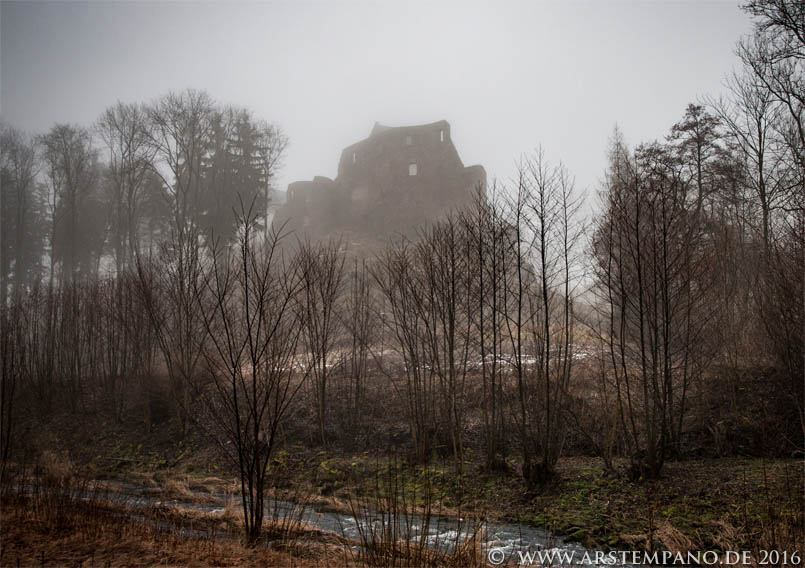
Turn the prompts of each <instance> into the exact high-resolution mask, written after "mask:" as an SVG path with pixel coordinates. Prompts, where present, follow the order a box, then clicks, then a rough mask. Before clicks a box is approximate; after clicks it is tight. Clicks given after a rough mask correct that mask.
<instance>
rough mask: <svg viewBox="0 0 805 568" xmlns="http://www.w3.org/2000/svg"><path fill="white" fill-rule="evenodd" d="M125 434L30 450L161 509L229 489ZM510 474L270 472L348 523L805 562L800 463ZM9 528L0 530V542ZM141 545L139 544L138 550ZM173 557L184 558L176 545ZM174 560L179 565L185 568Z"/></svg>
mask: <svg viewBox="0 0 805 568" xmlns="http://www.w3.org/2000/svg"><path fill="white" fill-rule="evenodd" d="M82 431H83V432H86V433H87V435H86V436H84V437H82V434H81V433H80V432H82ZM132 431H135V429H132V428H130V427H128V426H126V425H115V424H104V425H102V426H101V425H97V424H93V425H90V427H89V428H86V429H80V428H79V429H76V428H68V427H64V425H55V426H54V427H53V428H52V429H50V432H68V433H69V435H68V434H65V435H64V436H63V437H61V438H59V437H58V436H57V435H55V434H52V433H43V434H41V436H45V437H47V436H50V438H47V439H40V440H37V444H38V446H39V447H56V448H62V449H61V450H59V451H58V452H56V453H53V452H51V457H52V459H51V461H53V462H54V464H53V466H52V468H53V469H55V470H59V469H62V470H64V471H62V472H61V473H62V474H65V473H76V474H79V475H81V476H84V477H89V478H96V479H98V478H101V479H119V480H127V481H130V482H132V483H136V484H139V485H142V486H146V487H152V488H153V491H154V492H155V493H159V494H161V495H163V496H165V497H166V498H187V497H188V493H189V490H194V491H207V492H208V493H211V492H222V491H226V490H230V491H231V490H232V489H233V481H234V476H233V472H232V471H230V470H228V469H227V467H226V466H225V464H223V463H222V462H221V461H220V458H218V456H217V453H216V452H215V451H214V449H213V448H210V447H209V446H207V445H206V444H205V442H204V440H203V438H202V437H201V436H200V435H199V434H196V433H193V432H191V433H190V434H189V435H187V436H184V437H182V436H181V435H180V434H181V433H180V431H178V430H177V426H176V424H173V423H167V424H162V425H160V426H159V427H158V428H155V429H154V431H153V432H152V433H142V432H139V433H138V434H137V435H132ZM93 432H94V434H92V433H93ZM51 438H52V439H51ZM122 440H125V441H122ZM40 457H41V455H40ZM510 465H511V467H510V471H509V472H487V471H484V470H483V469H482V468H481V467H480V466H479V464H478V463H476V462H474V461H472V460H470V461H468V462H467V463H465V464H464V466H463V468H462V469H463V472H462V473H461V474H459V473H457V472H456V468H455V466H454V464H452V463H451V462H449V461H436V462H435V463H432V464H431V465H430V466H429V467H428V468H423V467H415V468H412V467H409V466H407V465H405V464H404V463H402V462H401V461H399V459H397V458H395V457H394V456H391V457H389V456H388V455H375V454H370V453H364V454H349V455H345V454H343V453H337V452H324V451H316V450H311V449H309V448H306V447H301V446H288V447H286V448H285V449H280V450H278V451H277V452H276V453H275V455H274V458H273V460H272V462H271V466H270V467H271V473H272V476H271V479H272V481H273V483H274V484H275V486H276V488H277V490H288V491H291V492H295V493H297V494H299V495H304V498H305V500H306V501H311V500H312V501H314V502H318V505H319V506H320V507H323V508H330V509H339V510H342V511H347V512H349V510H350V507H351V505H350V503H352V504H354V503H355V502H356V500H361V501H363V502H365V503H369V504H373V505H375V506H379V507H382V506H383V503H384V500H383V499H382V496H383V495H388V493H389V492H390V491H391V488H392V487H393V490H394V492H397V493H398V494H400V495H402V498H403V499H405V500H406V502H407V503H409V504H413V505H414V506H416V505H423V504H424V503H426V502H427V503H428V504H429V506H430V507H431V508H432V509H433V511H434V512H436V513H438V514H446V515H457V516H469V515H477V516H479V517H483V518H489V519H497V520H507V521H511V522H515V523H524V524H532V525H537V526H540V527H544V528H547V529H549V530H552V531H554V532H555V533H556V534H559V535H563V536H567V537H570V538H571V539H573V540H576V541H579V542H581V543H582V544H584V545H586V546H589V547H601V548H605V549H610V548H613V549H618V550H624V549H633V548H644V549H652V548H654V547H657V546H663V547H665V548H668V549H673V550H679V551H685V550H721V551H724V550H753V549H777V550H785V549H787V550H799V551H800V552H802V551H803V550H805V543H804V542H803V540H805V537H803V535H805V522H804V521H803V516H804V515H805V513H804V512H805V460H802V459H797V460H795V459H790V460H761V459H749V458H722V459H710V460H696V461H693V460H692V461H679V462H669V463H668V464H667V465H666V467H665V469H664V471H663V475H662V478H661V479H659V480H655V481H640V482H634V481H630V480H629V479H628V478H627V477H626V476H623V475H617V474H616V475H613V474H611V473H609V472H607V471H605V470H604V468H603V465H602V463H601V461H600V460H598V459H596V458H579V457H567V458H563V459H561V460H560V462H559V466H558V476H557V478H556V480H555V481H554V482H552V483H551V484H550V485H547V486H545V487H543V488H541V489H539V490H536V491H534V490H529V489H528V488H527V487H526V486H525V485H524V484H523V482H522V480H521V478H520V477H519V475H517V474H516V469H517V465H516V464H514V463H512V464H510ZM617 465H619V466H620V467H621V468H625V465H626V464H625V463H623V464H617ZM4 516H5V514H4ZM13 526H15V524H14V523H6V522H4V523H3V533H4V534H3V537H4V541H5V540H6V531H7V528H8V527H13ZM18 536H19V535H18ZM141 540H142V539H134V541H135V543H134V544H137V543H138V542H139V544H138V546H142V542H140V541H141ZM120 542H121V543H124V542H125V539H122V540H120ZM121 545H122V544H121ZM97 546H98V547H99V546H100V543H98V545H97ZM98 547H96V550H101V548H98ZM171 547H172V549H175V550H177V551H181V550H182V546H180V545H178V544H177V545H175V546H174V545H171ZM33 548H34V549H35V548H36V547H33ZM90 548H92V547H90ZM190 548H191V549H193V548H194V547H193V546H190ZM104 550H105V549H104ZM221 553H223V552H221ZM143 554H144V553H143ZM176 554H180V552H176ZM233 554H235V553H234V552H233ZM176 558H177V560H176V561H175V563H176V564H184V563H185V562H184V560H183V559H182V558H179V557H178V556H177V557H176ZM160 561H161V560H160ZM165 561H166V562H169V561H171V559H170V558H167V559H165ZM233 562H235V559H234V557H233ZM246 563H247V564H248V562H246ZM3 564H4V563H3ZM112 564H114V562H113V563H112ZM4 565H5V564H4ZM98 565H103V564H102V563H101V564H98ZM224 565H237V564H227V563H226V562H224Z"/></svg>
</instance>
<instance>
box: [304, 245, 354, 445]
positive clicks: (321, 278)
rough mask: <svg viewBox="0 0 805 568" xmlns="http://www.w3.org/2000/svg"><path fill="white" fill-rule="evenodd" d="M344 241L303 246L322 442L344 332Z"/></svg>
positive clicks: (309, 351)
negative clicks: (336, 344) (340, 317)
mask: <svg viewBox="0 0 805 568" xmlns="http://www.w3.org/2000/svg"><path fill="white" fill-rule="evenodd" d="M340 248H341V247H340V243H338V242H332V241H330V242H327V243H324V244H318V245H314V244H312V243H311V242H310V241H309V240H308V241H306V242H304V243H300V245H299V253H298V258H299V264H300V267H299V269H300V272H301V277H302V294H301V295H300V297H299V301H300V302H301V305H300V310H301V311H302V312H303V313H304V314H305V318H304V322H305V326H304V333H303V341H302V345H303V347H304V350H305V354H306V356H307V358H308V360H309V365H308V366H309V367H310V370H311V378H312V382H313V400H314V403H315V406H316V423H317V425H318V431H319V441H320V443H321V444H322V445H327V402H328V390H327V388H328V380H329V367H330V366H332V365H333V361H332V349H333V344H334V342H335V338H336V336H337V335H338V333H339V331H340V322H339V320H338V317H337V312H338V305H337V301H338V300H339V298H340V295H341V287H342V286H341V285H342V281H343V276H344V255H343V254H342V252H341V250H340Z"/></svg>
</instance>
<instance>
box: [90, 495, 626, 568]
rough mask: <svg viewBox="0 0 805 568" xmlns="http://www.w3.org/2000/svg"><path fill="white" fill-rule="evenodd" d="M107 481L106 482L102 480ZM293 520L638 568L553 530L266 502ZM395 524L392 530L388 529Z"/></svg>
mask: <svg viewBox="0 0 805 568" xmlns="http://www.w3.org/2000/svg"><path fill="white" fill-rule="evenodd" d="M101 483H105V482H101ZM113 486H114V487H116V488H117V489H111V490H109V491H106V492H104V493H103V496H104V498H105V499H106V500H108V501H111V502H115V503H120V504H125V505H127V506H129V507H132V508H134V509H137V508H145V507H149V506H154V505H168V506H175V507H180V508H184V509H188V510H195V511H199V512H208V513H213V514H216V513H223V512H224V510H225V507H224V505H223V504H225V503H228V502H229V501H231V500H234V504H235V506H236V510H237V511H238V514H240V510H241V509H240V497H239V496H238V495H232V494H224V493H206V492H201V491H191V492H192V493H193V494H194V495H196V496H199V497H202V498H205V499H207V500H209V497H214V498H215V499H216V500H218V501H219V502H218V503H203V502H202V503H199V502H197V501H194V500H182V499H166V498H163V497H160V496H158V495H154V494H153V490H152V489H149V488H146V487H142V486H138V485H134V484H129V483H118V482H116V483H114V484H113ZM288 517H291V518H293V519H294V520H298V521H301V522H304V523H306V524H308V525H310V526H312V527H314V528H317V529H319V530H322V531H327V532H332V533H334V534H337V535H340V536H343V537H345V538H347V539H350V540H354V541H356V542H360V541H361V540H362V538H361V537H362V535H363V538H364V539H368V540H371V537H369V536H367V535H370V534H371V533H372V532H373V531H374V532H382V531H384V530H386V529H388V530H390V531H392V532H393V533H394V534H396V535H397V536H398V537H399V538H401V539H403V540H416V541H417V542H419V541H420V539H421V542H423V543H424V544H425V545H426V546H428V547H430V548H432V549H434V550H439V551H442V552H451V551H452V550H453V549H454V547H455V546H456V544H457V543H459V544H460V543H462V542H464V541H466V540H467V539H468V538H471V537H472V536H473V535H475V534H478V535H481V537H482V547H483V550H484V552H485V554H486V555H487V560H488V562H489V564H490V565H493V566H494V565H507V566H520V565H523V566H527V565H532V566H549V565H550V566H569V565H576V566H602V567H603V566H632V564H628V563H622V562H620V559H619V558H618V559H615V558H611V557H605V556H604V554H603V553H602V552H601V551H596V550H590V549H586V548H584V547H583V546H581V545H580V544H578V543H575V542H569V541H566V540H564V539H562V538H560V537H556V536H553V535H552V534H551V533H550V532H549V531H547V530H545V529H541V528H538V527H535V526H531V525H522V524H514V523H507V522H495V521H487V522H484V523H482V524H480V525H479V524H477V523H476V522H475V521H473V520H468V519H458V518H454V517H448V516H438V515H431V516H430V518H429V522H428V523H427V526H424V527H423V525H424V524H425V523H426V522H427V521H426V519H424V518H423V517H422V516H421V515H417V514H406V513H400V514H398V516H397V517H396V518H391V517H390V515H388V514H383V513H378V512H375V511H370V510H367V509H364V508H361V509H360V510H359V511H357V512H356V515H352V514H348V513H342V512H334V511H329V510H324V509H322V508H320V507H319V506H317V505H315V504H301V503H295V502H292V501H282V500H275V499H270V498H268V497H267V498H266V513H265V517H264V518H265V519H266V520H270V519H282V518H288ZM389 524H391V525H392V526H388V525H389Z"/></svg>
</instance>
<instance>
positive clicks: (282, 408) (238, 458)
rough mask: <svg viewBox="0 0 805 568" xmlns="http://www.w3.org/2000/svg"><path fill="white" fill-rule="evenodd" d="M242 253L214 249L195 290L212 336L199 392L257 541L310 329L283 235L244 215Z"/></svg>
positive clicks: (296, 265)
mask: <svg viewBox="0 0 805 568" xmlns="http://www.w3.org/2000/svg"><path fill="white" fill-rule="evenodd" d="M239 225H240V227H241V229H240V231H239V235H240V236H239V239H238V241H239V242H238V248H237V251H234V252H233V251H230V249H229V248H228V247H220V246H217V247H216V248H215V251H214V254H213V256H212V260H211V266H210V267H209V269H208V270H207V271H206V272H205V273H204V276H203V278H202V279H201V281H200V282H199V285H198V287H197V288H196V290H195V292H196V300H197V306H198V309H199V311H200V312H201V314H202V318H203V322H204V326H205V329H206V331H207V333H208V335H209V337H210V342H209V348H208V349H205V350H204V354H205V359H206V361H207V364H208V368H209V371H210V373H211V375H212V382H211V383H210V384H208V385H206V386H205V387H204V388H203V389H202V390H201V392H200V393H199V395H200V397H201V399H202V400H203V401H204V403H205V408H206V409H207V411H208V412H207V420H208V421H209V422H208V424H209V426H210V431H211V433H212V434H213V435H214V436H215V438H216V439H217V440H218V442H219V445H220V446H221V448H222V449H223V450H224V451H225V452H226V453H227V455H228V456H229V457H230V458H231V460H232V462H233V463H234V464H235V465H236V466H237V468H238V472H239V474H240V488H241V505H242V508H243V518H244V522H245V535H246V539H247V540H248V542H249V543H250V544H256V543H257V542H258V540H259V538H260V533H261V528H262V523H263V514H264V507H265V501H264V491H265V488H266V478H267V476H268V460H269V458H270V457H271V453H272V451H273V450H274V446H275V443H276V439H277V434H278V431H279V427H280V424H281V423H282V420H283V418H284V416H285V414H286V413H287V411H288V408H289V406H290V404H291V402H292V400H293V398H294V396H295V395H296V393H297V391H298V390H299V388H300V386H301V385H302V384H303V381H304V378H305V376H304V375H305V374H306V373H305V374H302V376H300V373H298V372H297V371H296V359H295V355H296V349H297V345H298V343H299V339H300V336H301V334H302V329H303V326H304V324H305V322H304V314H303V312H301V311H300V310H297V309H295V303H296V302H297V299H298V297H299V294H300V293H301V291H302V286H303V280H302V274H301V271H300V265H299V263H297V262H295V261H291V262H288V261H287V260H286V259H285V258H284V257H283V255H282V253H281V252H280V251H279V248H278V244H279V242H280V240H281V238H282V235H281V234H280V233H279V232H275V231H271V232H269V233H268V234H267V235H266V234H265V233H261V232H258V231H256V230H255V225H256V219H255V215H254V212H253V210H252V209H251V208H250V209H249V210H245V209H242V211H241V214H240V217H239Z"/></svg>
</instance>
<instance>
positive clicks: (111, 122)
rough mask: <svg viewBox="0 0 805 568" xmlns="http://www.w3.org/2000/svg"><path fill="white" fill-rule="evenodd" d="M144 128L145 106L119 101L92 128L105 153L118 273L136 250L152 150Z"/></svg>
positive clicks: (113, 242)
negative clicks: (107, 157)
mask: <svg viewBox="0 0 805 568" xmlns="http://www.w3.org/2000/svg"><path fill="white" fill-rule="evenodd" d="M148 127H149V124H148V113H147V110H146V108H145V107H143V106H141V105H138V104H124V103H121V102H118V103H117V104H116V105H115V106H112V107H109V108H108V109H106V111H104V113H103V114H102V115H101V118H100V119H99V120H98V123H97V125H96V130H97V131H98V133H99V134H100V137H101V138H102V139H103V141H104V143H105V144H106V147H107V150H108V152H109V154H108V156H109V178H110V183H109V192H110V196H109V197H110V201H111V215H110V220H111V224H112V227H111V229H112V231H111V237H112V250H113V251H114V255H115V266H116V269H117V270H116V271H117V273H118V274H121V273H122V272H123V271H124V270H127V269H129V268H131V267H132V265H133V262H132V260H131V259H132V258H133V255H134V251H135V250H138V249H139V222H140V203H141V201H142V194H143V190H144V186H145V184H146V183H147V181H148V175H149V173H150V172H151V171H152V167H153V160H154V154H155V151H156V147H155V146H154V145H153V144H151V143H150V141H151V140H150V135H149V133H148V130H147V129H148Z"/></svg>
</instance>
